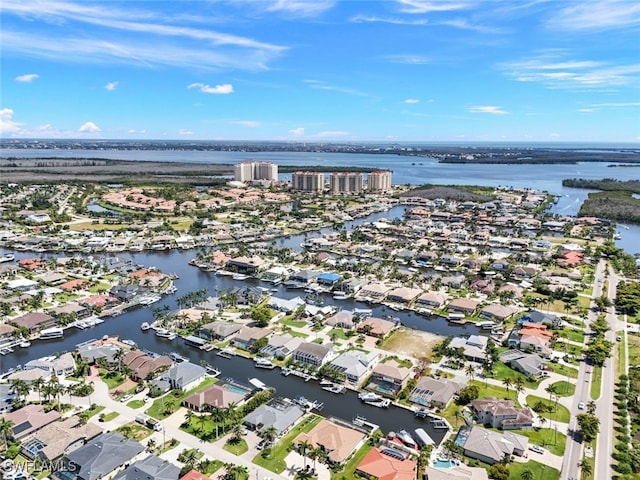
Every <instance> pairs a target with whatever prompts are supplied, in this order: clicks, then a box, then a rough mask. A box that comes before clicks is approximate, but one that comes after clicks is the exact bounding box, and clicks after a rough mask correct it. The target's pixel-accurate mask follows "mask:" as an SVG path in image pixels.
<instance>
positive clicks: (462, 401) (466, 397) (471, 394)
mask: <svg viewBox="0 0 640 480" xmlns="http://www.w3.org/2000/svg"><path fill="white" fill-rule="evenodd" d="M478 395H480V389H479V388H478V387H477V386H475V385H467V386H466V387H464V388H462V389H461V390H460V391H459V392H458V398H457V399H456V403H457V404H458V405H467V404H468V403H470V402H472V401H473V400H475V399H476V398H478Z"/></svg>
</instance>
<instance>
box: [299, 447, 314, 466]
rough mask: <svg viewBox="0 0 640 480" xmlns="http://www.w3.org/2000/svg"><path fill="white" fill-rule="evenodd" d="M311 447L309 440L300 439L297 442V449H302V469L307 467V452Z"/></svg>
mask: <svg viewBox="0 0 640 480" xmlns="http://www.w3.org/2000/svg"><path fill="white" fill-rule="evenodd" d="M312 448H313V445H311V444H310V443H309V442H307V441H306V440H303V441H301V442H300V443H299V444H298V449H299V450H301V451H302V458H303V459H304V460H303V461H304V469H305V470H306V469H307V452H308V451H309V450H310V449H312Z"/></svg>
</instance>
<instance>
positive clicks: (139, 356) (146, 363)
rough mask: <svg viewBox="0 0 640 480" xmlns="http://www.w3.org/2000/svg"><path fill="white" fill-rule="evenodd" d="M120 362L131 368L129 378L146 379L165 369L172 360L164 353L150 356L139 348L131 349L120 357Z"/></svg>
mask: <svg viewBox="0 0 640 480" xmlns="http://www.w3.org/2000/svg"><path fill="white" fill-rule="evenodd" d="M122 364H123V365H126V366H128V367H129V368H130V369H131V378H133V379H134V380H147V379H148V378H150V377H151V376H153V375H155V374H156V373H157V372H160V371H162V370H166V369H167V368H168V367H170V366H171V365H172V364H173V361H172V360H171V359H170V358H169V357H167V356H166V355H161V356H157V357H152V356H151V355H149V354H147V353H144V352H143V351H141V350H135V349H134V350H131V351H129V352H127V353H125V354H124V356H123V357H122Z"/></svg>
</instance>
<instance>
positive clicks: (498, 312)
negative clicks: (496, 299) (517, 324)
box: [480, 303, 518, 322]
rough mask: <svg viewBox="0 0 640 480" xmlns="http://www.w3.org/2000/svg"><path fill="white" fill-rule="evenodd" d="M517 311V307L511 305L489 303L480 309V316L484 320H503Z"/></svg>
mask: <svg viewBox="0 0 640 480" xmlns="http://www.w3.org/2000/svg"><path fill="white" fill-rule="evenodd" d="M516 313H518V308H517V307H514V306H513V305H501V304H499V303H490V304H489V305H487V306H486V307H483V308H482V309H481V310H480V318H484V319H486V320H495V321H497V322H503V321H505V320H506V319H508V318H509V317H511V316H513V315H514V314H516Z"/></svg>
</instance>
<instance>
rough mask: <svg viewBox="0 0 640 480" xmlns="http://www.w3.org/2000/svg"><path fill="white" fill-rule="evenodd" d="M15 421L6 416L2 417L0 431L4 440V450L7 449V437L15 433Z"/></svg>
mask: <svg viewBox="0 0 640 480" xmlns="http://www.w3.org/2000/svg"><path fill="white" fill-rule="evenodd" d="M13 427H14V423H13V422H12V421H11V420H7V419H6V418H4V417H0V433H1V434H2V439H3V440H4V450H5V451H6V450H7V448H8V447H7V437H8V436H9V435H12V434H13Z"/></svg>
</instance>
